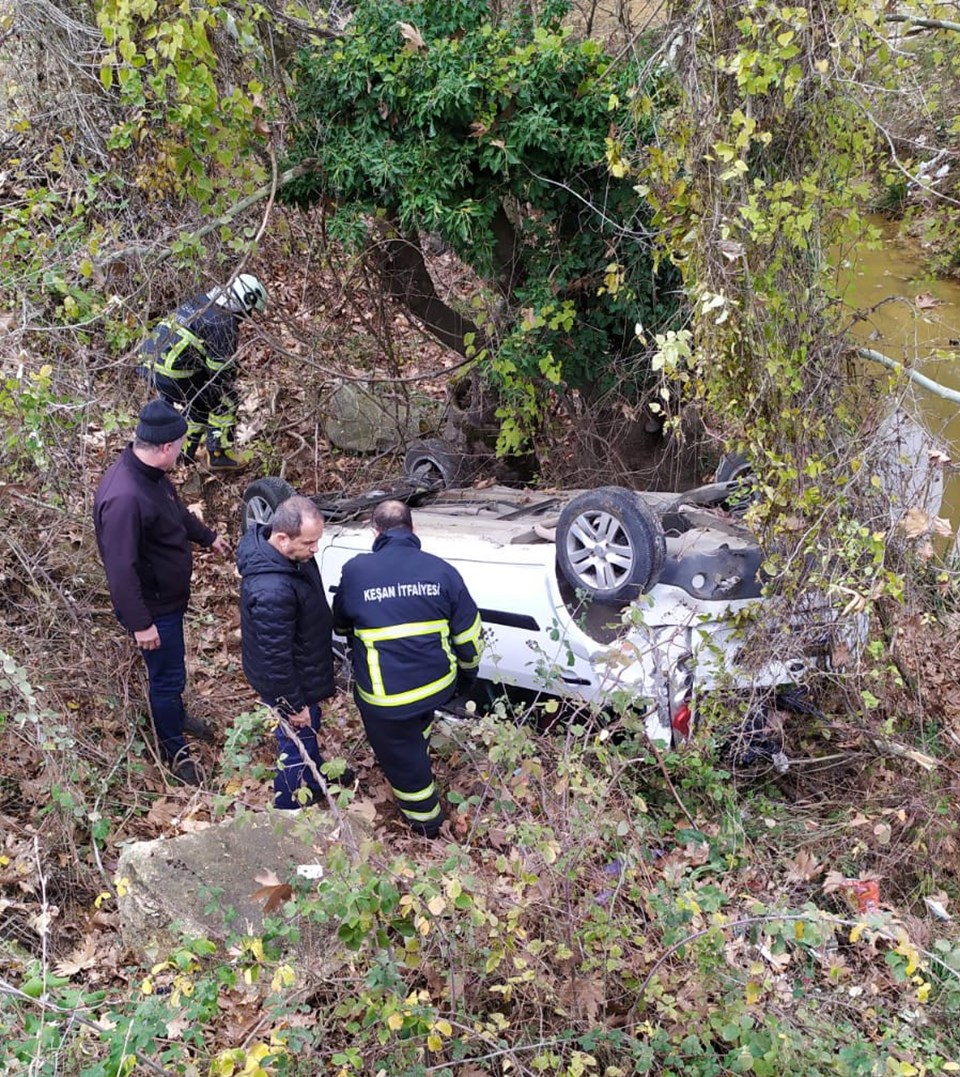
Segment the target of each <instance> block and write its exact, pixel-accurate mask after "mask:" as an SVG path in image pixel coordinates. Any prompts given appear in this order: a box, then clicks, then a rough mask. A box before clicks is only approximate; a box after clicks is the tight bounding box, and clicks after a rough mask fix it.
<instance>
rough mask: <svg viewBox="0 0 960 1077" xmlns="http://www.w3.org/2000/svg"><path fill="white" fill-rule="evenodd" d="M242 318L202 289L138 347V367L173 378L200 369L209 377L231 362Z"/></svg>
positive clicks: (199, 370)
mask: <svg viewBox="0 0 960 1077" xmlns="http://www.w3.org/2000/svg"><path fill="white" fill-rule="evenodd" d="M242 317H243V316H242V315H241V314H239V313H237V312H236V311H231V310H228V309H227V308H226V307H222V306H220V305H219V304H217V303H215V302H214V301H213V300H212V299H211V298H210V297H209V295H207V294H206V293H205V292H202V293H201V294H200V295H195V296H192V297H191V298H190V299H188V300H186V301H185V302H184V303H181V305H180V306H179V307H177V309H176V311H175V312H174V313H173V315H172V316H171V317H169V318H167V319H165V320H164V321H162V322H161V323H160V324H159V325H158V326H157V327H156V328H155V329H154V330H153V332H152V333H150V335H149V336H148V337H147V338H146V340H145V341H144V342H143V344H142V345H141V346H140V355H139V359H140V366H141V367H143V368H146V369H148V370H153V371H154V372H155V373H157V374H162V375H163V376H165V377H168V378H174V379H178V378H183V377H189V376H191V375H196V374H199V373H200V372H201V371H202V372H205V373H206V374H207V375H208V376H210V377H212V376H213V375H214V374H216V373H219V372H220V371H222V370H223V369H224V368H225V367H226V366H227V365H228V364H231V363H232V361H233V356H234V354H235V353H236V350H237V345H238V343H239V341H240V322H241V319H242ZM224 376H226V374H225V375H224Z"/></svg>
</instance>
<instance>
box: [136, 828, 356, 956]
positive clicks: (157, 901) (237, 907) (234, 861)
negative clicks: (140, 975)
mask: <svg viewBox="0 0 960 1077" xmlns="http://www.w3.org/2000/svg"><path fill="white" fill-rule="evenodd" d="M344 826H346V827H349V828H350V840H351V841H352V843H353V844H354V845H359V844H360V843H361V842H363V841H365V840H368V839H369V838H371V837H372V828H371V827H370V824H369V822H368V821H367V820H366V819H365V818H364V817H363V815H361V814H359V813H355V812H353V811H349V813H348V814H347V815H345V816H344ZM340 840H341V833H340V832H339V831H338V829H337V822H336V819H335V818H334V817H333V816H331V814H330V813H328V812H327V811H324V810H322V809H319V808H317V809H310V810H304V811H300V812H297V813H286V812H278V811H274V810H272V809H271V810H268V811H265V812H246V813H244V814H242V815H238V816H236V817H235V818H232V819H229V820H227V821H225V822H223V823H220V824H218V825H215V826H211V827H208V828H207V829H205V830H201V831H198V832H196V833H193V834H183V835H180V836H178V837H175V838H157V839H156V840H155V841H140V842H134V843H132V844H130V845H128V846H126V847H125V848H124V849H123V851H122V852H121V854H120V860H119V864H118V866H117V880H118V884H120V885H118V893H119V894H120V895H121V896H120V897H119V902H118V904H119V913H120V933H121V936H122V938H123V942H124V945H125V946H127V947H128V948H129V949H130V950H131V951H133V952H134V953H135V954H136V955H137V956H138V957H139V958H140V959H141V960H142V961H144V962H145V963H148V964H149V963H151V962H154V961H157V960H158V959H162V958H163V957H164V956H165V955H166V954H167V953H168V952H169V951H170V950H171V949H172V948H173V947H174V946H175V945H177V943H178V942H179V939H180V938H181V937H182V936H184V935H186V936H188V937H190V938H208V939H211V940H213V941H217V940H223V939H225V938H226V937H227V936H228V935H229V934H234V933H236V932H245V933H248V934H254V935H257V934H259V933H260V931H261V929H262V926H263V905H262V903H261V902H260V901H255V900H253V898H252V897H251V895H252V894H253V893H254V892H255V891H256V890H258V889H260V887H261V886H262V885H263V884H262V883H260V882H258V881H257V877H258V876H261V877H262V876H264V875H266V874H267V873H268V872H272V873H273V874H274V875H275V876H276V878H277V879H278V880H279V881H280V882H281V883H289V882H291V881H292V880H293V879H294V876H295V875H296V874H297V868H298V866H301V865H303V866H306V865H309V866H310V867H311V868H312V871H311V870H304V871H301V872H300V874H301V875H304V876H306V877H307V878H316V876H317V875H318V874H319V872H318V871H317V865H318V864H319V865H322V863H323V860H324V858H325V855H326V852H327V850H328V849H329V848H330V847H331V845H333V844H334V843H336V842H339V841H340ZM274 915H276V913H274Z"/></svg>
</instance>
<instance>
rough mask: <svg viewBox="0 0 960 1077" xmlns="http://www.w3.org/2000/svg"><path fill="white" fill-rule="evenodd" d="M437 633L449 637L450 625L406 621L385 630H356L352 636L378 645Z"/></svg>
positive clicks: (443, 622)
mask: <svg viewBox="0 0 960 1077" xmlns="http://www.w3.org/2000/svg"><path fill="white" fill-rule="evenodd" d="M431 632H439V633H440V635H442V636H449V635H450V625H449V624H447V622H446V621H408V622H407V623H406V624H402V625H387V626H386V627H385V628H356V629H354V635H356V636H357V638H358V639H362V640H363V641H364V642H368V641H369V642H370V643H379V642H380V641H381V640H385V639H409V638H410V636H428V635H429V634H430V633H431Z"/></svg>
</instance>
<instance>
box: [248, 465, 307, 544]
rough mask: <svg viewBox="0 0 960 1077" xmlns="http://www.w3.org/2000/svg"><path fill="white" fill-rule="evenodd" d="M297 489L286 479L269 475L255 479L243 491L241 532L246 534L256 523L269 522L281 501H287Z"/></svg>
mask: <svg viewBox="0 0 960 1077" xmlns="http://www.w3.org/2000/svg"><path fill="white" fill-rule="evenodd" d="M296 492H297V491H296V490H294V488H293V487H292V486H291V485H290V483H288V482H287V481H286V479H278V478H276V477H275V476H273V475H268V476H267V477H266V478H265V479H255V480H254V481H253V482H251V483H250V485H249V486H248V487H247V488H246V490H244V491H243V510H242V512H241V515H240V533H241V534H245V533H246V531H247V529H248V528H250V527H252V526H253V525H254V524H268V523H270V521H271V520H272V519H273V514H274V513H275V512H276V511H277V506H278V505H279V504H280V502H281V501H286V500H287V498H288V497H292V496H293V495H294V494H295V493H296Z"/></svg>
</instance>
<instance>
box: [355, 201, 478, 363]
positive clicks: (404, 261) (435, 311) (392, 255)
mask: <svg viewBox="0 0 960 1077" xmlns="http://www.w3.org/2000/svg"><path fill="white" fill-rule="evenodd" d="M377 227H378V229H379V230H380V233H381V238H380V239H379V241H378V242H377V243H376V244H375V245H374V246H373V248H372V254H373V257H374V263H375V265H376V269H377V273H378V275H379V276H380V279H381V281H382V283H383V286H384V289H385V291H386V293H387V295H389V296H390V298H391V299H395V300H397V301H398V302H400V303H402V304H403V305H404V306H405V307H406V308H407V309H408V310H409V311H410V313H411V314H413V315H414V317H416V318H417V320H418V321H420V322H421V323H422V324H423V326H424V328H425V329H426V330H427V331H428V332H430V333H431V334H432V335H433V336H435V337H436V338H437V339H438V340H439V341H440V342H441V343H443V344H445V345H446V346H447V347H448V348H452V349H453V350H454V351H455V352H458V353H459V354H460V355H462V356H464V357H466V355H467V343H466V341H465V339H464V338H465V337H467V336H468V335H470V334H473V341H472V351H471V354H473V352H475V351H479V350H480V349H481V348H483V347H485V346H486V338H485V337H484V335H483V333H481V331H480V330H479V329H478V328H477V326H476V325H475V324H474V322H472V321H471V320H470V319H469V318H465V317H464V316H463V315H462V314H460V313H459V312H458V311H456V310H454V309H453V308H452V307H450V306H448V305H447V304H446V303H444V302H443V300H442V299H441V298H440V297H439V296H438V295H437V290H436V288H435V287H434V283H433V279H432V278H431V276H430V273H429V271H428V270H427V266H426V263H425V262H424V260H423V251H422V250H421V248H420V240H419V239H418V238H417V237H416V236H409V235H404V234H403V233H402V232H401V231H400V229H399V227H398V226H397V223H396V221H394V220H391V219H389V218H388V219H385V220H381V221H378V222H377Z"/></svg>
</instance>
